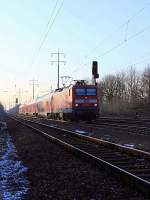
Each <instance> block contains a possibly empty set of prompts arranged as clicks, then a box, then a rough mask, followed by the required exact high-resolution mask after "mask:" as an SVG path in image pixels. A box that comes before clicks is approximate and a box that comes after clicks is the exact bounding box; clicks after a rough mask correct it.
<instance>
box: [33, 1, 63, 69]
mask: <svg viewBox="0 0 150 200" xmlns="http://www.w3.org/2000/svg"><path fill="white" fill-rule="evenodd" d="M64 1H65V0H63V1H62V2H61V4H60V6H59V7H58V9H57V5H58V2H59V0H57V1H56V3H55V6H54V8H53V11H52V13H51V16H50V18H49V20H48V22H47V30H46V31H45V33H44V35H43V38H42V40H41V42H40V45H39V48H38V50H37V53H36V55H35V56H34V58H33V60H32V65H33V64H34V62H35V60H36V58H37V57H38V56H39V53H40V50H41V49H42V47H43V45H44V43H45V41H46V39H47V37H48V34H49V32H50V30H51V29H52V27H53V25H54V23H55V21H56V18H57V17H58V15H59V13H60V11H61V9H62V7H63V4H64ZM56 9H57V11H56ZM54 14H55V15H54Z"/></svg>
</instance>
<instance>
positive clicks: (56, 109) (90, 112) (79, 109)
mask: <svg viewBox="0 0 150 200" xmlns="http://www.w3.org/2000/svg"><path fill="white" fill-rule="evenodd" d="M98 113H99V94H98V87H97V85H95V84H91V85H90V84H87V83H86V82H85V81H83V80H80V81H76V82H75V83H74V84H71V85H69V86H68V87H64V88H59V89H56V90H55V91H53V92H50V93H48V94H46V95H44V96H41V97H38V98H37V99H35V100H34V101H32V102H30V103H28V104H23V105H20V106H19V114H24V115H34V116H38V115H40V116H47V117H48V118H52V119H59V120H61V119H63V120H80V119H81V120H94V119H96V118H97V116H98Z"/></svg>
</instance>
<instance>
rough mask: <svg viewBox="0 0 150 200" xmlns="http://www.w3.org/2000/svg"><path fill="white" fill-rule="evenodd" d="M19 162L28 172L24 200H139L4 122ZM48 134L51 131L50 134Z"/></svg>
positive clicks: (100, 172)
mask: <svg viewBox="0 0 150 200" xmlns="http://www.w3.org/2000/svg"><path fill="white" fill-rule="evenodd" d="M7 124H8V128H9V133H10V135H11V137H12V139H13V142H14V144H15V146H16V149H17V151H18V155H19V157H20V159H21V160H22V161H23V163H24V165H25V166H26V167H27V168H28V170H27V172H26V176H27V178H28V180H29V182H30V184H29V186H30V189H29V192H28V194H27V195H26V196H25V197H24V199H26V200H31V199H32V200H33V199H34V200H48V199H52V200H88V199H89V200H112V199H114V200H116V199H118V200H125V199H128V200H134V199H135V200H143V199H146V198H144V197H143V195H142V194H140V193H137V191H135V190H134V189H132V188H130V187H129V186H127V185H125V184H124V183H122V182H121V181H119V180H118V179H117V178H115V177H114V176H113V175H110V174H107V173H106V172H105V171H104V170H102V169H99V168H98V167H96V166H94V165H92V164H90V163H88V162H87V161H84V160H82V159H80V158H78V157H75V156H74V155H72V154H71V153H69V152H67V151H65V150H64V149H63V148H62V147H59V146H58V145H55V144H53V143H51V142H50V141H49V140H47V139H46V138H44V137H43V136H41V135H38V134H37V133H34V132H33V131H31V130H30V129H28V128H26V127H23V126H22V125H20V124H17V123H16V122H15V121H13V120H11V119H7ZM51 131H52V130H51Z"/></svg>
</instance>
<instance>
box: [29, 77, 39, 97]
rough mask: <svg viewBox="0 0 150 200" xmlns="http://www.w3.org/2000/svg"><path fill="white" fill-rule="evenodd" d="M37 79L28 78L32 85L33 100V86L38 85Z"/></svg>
mask: <svg viewBox="0 0 150 200" xmlns="http://www.w3.org/2000/svg"><path fill="white" fill-rule="evenodd" d="M37 81H38V80H35V79H33V80H30V82H31V84H30V85H32V98H33V100H34V92H35V86H39V84H38V83H37Z"/></svg>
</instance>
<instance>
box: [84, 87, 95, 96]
mask: <svg viewBox="0 0 150 200" xmlns="http://www.w3.org/2000/svg"><path fill="white" fill-rule="evenodd" d="M86 95H87V96H95V95H96V88H89V89H86Z"/></svg>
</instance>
